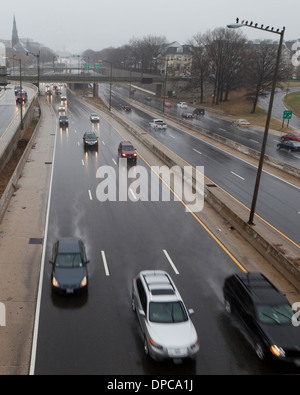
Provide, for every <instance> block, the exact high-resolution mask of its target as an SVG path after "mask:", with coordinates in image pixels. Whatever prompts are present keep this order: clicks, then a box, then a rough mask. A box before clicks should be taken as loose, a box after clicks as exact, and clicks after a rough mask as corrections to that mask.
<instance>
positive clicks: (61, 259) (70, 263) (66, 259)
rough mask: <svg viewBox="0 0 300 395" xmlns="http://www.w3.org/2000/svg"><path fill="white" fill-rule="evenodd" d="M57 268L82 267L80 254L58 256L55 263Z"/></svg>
mask: <svg viewBox="0 0 300 395" xmlns="http://www.w3.org/2000/svg"><path fill="white" fill-rule="evenodd" d="M55 267H57V268H78V267H83V263H82V258H81V254H79V253H77V254H58V255H57V257H56V261H55Z"/></svg>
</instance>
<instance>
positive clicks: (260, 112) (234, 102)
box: [213, 90, 287, 133]
mask: <svg viewBox="0 0 300 395" xmlns="http://www.w3.org/2000/svg"><path fill="white" fill-rule="evenodd" d="M252 106H253V104H252V102H251V101H250V100H249V99H248V97H247V96H246V91H244V90H242V91H236V92H231V93H230V96H229V100H228V101H227V102H221V103H220V104H219V105H214V106H213V108H214V109H216V110H217V109H218V110H223V111H225V112H226V114H228V115H230V116H231V117H232V118H233V119H247V121H249V122H250V123H251V124H252V125H256V126H260V127H263V128H264V127H265V125H266V120H267V112H266V111H265V110H264V109H262V108H261V107H259V106H257V107H256V111H255V113H254V114H252V113H251V111H252ZM270 128H271V129H274V130H277V131H279V132H284V133H286V131H287V130H286V128H285V127H284V128H282V121H280V120H278V119H277V118H275V117H272V118H271V124H270Z"/></svg>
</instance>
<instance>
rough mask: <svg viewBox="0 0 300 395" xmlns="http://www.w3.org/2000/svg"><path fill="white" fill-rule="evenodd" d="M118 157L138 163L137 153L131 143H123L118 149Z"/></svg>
mask: <svg viewBox="0 0 300 395" xmlns="http://www.w3.org/2000/svg"><path fill="white" fill-rule="evenodd" d="M118 155H119V157H120V158H126V159H128V160H131V161H133V162H136V159H137V153H136V149H135V148H134V147H133V145H132V143H131V142H130V141H121V142H120V144H119V148H118Z"/></svg>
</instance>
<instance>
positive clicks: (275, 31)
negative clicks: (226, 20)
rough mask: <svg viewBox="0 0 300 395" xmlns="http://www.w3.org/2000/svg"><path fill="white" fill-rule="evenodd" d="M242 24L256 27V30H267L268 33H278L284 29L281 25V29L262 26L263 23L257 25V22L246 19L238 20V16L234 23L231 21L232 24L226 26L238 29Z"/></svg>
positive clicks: (281, 32)
mask: <svg viewBox="0 0 300 395" xmlns="http://www.w3.org/2000/svg"><path fill="white" fill-rule="evenodd" d="M244 26H246V27H251V28H252V29H258V30H263V31H267V32H269V33H275V34H279V35H281V34H283V33H284V31H285V27H283V28H282V30H280V29H277V30H274V27H272V28H271V29H270V26H267V27H264V25H260V26H258V23H255V24H253V22H250V23H249V22H248V21H246V22H245V21H242V22H239V18H237V19H236V23H232V24H229V25H227V27H228V28H229V29H238V28H240V27H244Z"/></svg>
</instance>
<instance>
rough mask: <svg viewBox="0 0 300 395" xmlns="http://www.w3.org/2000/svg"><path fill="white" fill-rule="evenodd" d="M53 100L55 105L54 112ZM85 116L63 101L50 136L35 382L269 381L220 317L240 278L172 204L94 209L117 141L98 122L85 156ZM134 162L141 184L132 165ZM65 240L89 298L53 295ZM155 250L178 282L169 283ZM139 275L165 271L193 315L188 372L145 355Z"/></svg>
mask: <svg viewBox="0 0 300 395" xmlns="http://www.w3.org/2000/svg"><path fill="white" fill-rule="evenodd" d="M56 100H57V99H56V98H53V104H54V105H55V107H56V106H57V105H58V102H56ZM90 112H91V111H90V110H89V109H87V108H86V107H85V106H83V105H82V104H81V103H80V102H78V101H77V100H76V98H75V97H74V96H73V95H70V94H69V95H68V106H67V113H68V115H69V117H70V126H69V128H68V130H67V131H66V130H58V132H57V139H56V151H55V162H54V172H53V182H52V193H51V206H50V215H49V226H48V237H47V244H46V257H45V267H44V273H43V274H44V277H43V292H42V300H41V308H40V321H39V331H38V339H37V348H36V351H37V352H36V361H35V362H36V363H35V371H34V373H35V374H36V375H41V374H70V375H71V374H72V375H80V374H101V375H109V374H114V375H117V374H123V375H127V374H131V375H133V374H153V375H163V374H198V375H200V374H272V373H274V370H273V369H271V368H270V367H268V366H267V365H264V364H263V363H261V362H260V361H259V360H258V359H257V357H256V356H255V353H254V351H253V350H252V349H251V347H250V345H249V343H248V342H247V341H246V340H245V337H244V336H243V335H242V334H241V332H240V331H239V329H238V327H239V324H238V323H236V322H235V321H234V320H232V319H231V317H228V316H227V315H226V314H225V311H224V307H223V301H222V285H223V281H224V278H225V277H226V276H228V275H230V274H231V273H233V272H237V271H240V270H241V269H240V268H239V267H238V266H237V265H236V264H235V262H234V261H233V260H232V258H231V257H230V256H229V255H228V254H227V253H226V252H225V251H224V250H223V249H222V248H221V247H220V246H219V245H218V244H217V243H216V241H215V240H214V239H213V238H212V237H211V236H210V235H209V234H208V233H207V232H206V231H205V230H204V228H203V227H202V226H201V224H200V223H199V222H197V221H196V219H195V218H194V217H193V216H192V215H191V214H189V213H186V212H185V208H184V206H183V205H182V204H181V203H180V202H175V201H172V200H171V201H170V202H140V201H138V202H135V201H127V202H109V201H107V202H102V203H101V202H99V201H98V200H97V198H96V190H97V186H98V185H99V180H97V179H96V172H97V169H98V168H99V167H100V166H113V167H114V166H116V164H117V163H118V158H117V146H118V144H119V142H120V140H122V137H121V136H120V134H119V133H118V131H116V130H115V129H113V128H112V126H111V125H110V124H109V123H107V122H106V121H105V120H103V119H101V123H100V129H99V130H97V128H96V131H97V132H98V133H99V141H100V144H99V150H98V153H97V152H93V151H88V152H85V150H84V149H83V146H82V135H83V131H85V130H90V128H91V124H90V122H89V116H90ZM138 163H139V164H141V165H143V166H145V167H146V168H147V171H148V175H149V168H148V166H147V165H146V164H145V163H143V160H142V159H141V158H140V157H139V158H138ZM126 172H127V169H125V173H126ZM163 188H165V187H164V186H163ZM64 236H79V237H81V238H82V239H83V240H84V242H85V244H86V247H87V254H88V259H90V264H89V265H90V266H89V274H90V284H89V293H88V295H87V296H85V295H81V296H78V297H73V296H71V297H70V298H69V297H61V296H55V295H52V294H51V289H50V269H51V267H50V265H49V264H48V260H49V259H50V254H51V249H52V245H53V242H54V241H55V240H56V239H57V238H58V237H64ZM163 250H166V251H167V252H168V254H169V256H170V257H171V259H172V261H173V264H174V265H175V266H176V268H177V270H178V272H179V274H175V272H174V269H173V267H172V266H170V263H169V261H168V260H167V259H166V256H165V255H164V253H163ZM102 251H103V252H104V254H105V257H106V261H107V267H108V272H107V271H105V267H104V264H103V253H102ZM144 269H163V270H166V271H168V272H169V273H170V275H171V276H172V278H173V279H174V281H175V283H176V285H177V286H178V288H179V291H180V293H181V294H182V297H183V299H184V301H185V304H186V306H187V307H188V308H193V309H194V310H195V315H194V316H193V322H194V325H195V327H196V329H197V331H198V335H199V341H200V353H199V354H198V356H197V359H196V361H195V362H194V363H193V362H189V361H186V362H184V363H183V364H182V365H175V364H174V363H173V362H165V363H156V362H154V361H152V360H150V359H149V358H148V357H146V355H145V354H144V351H143V342H142V338H141V333H140V330H139V326H138V322H137V319H136V316H135V314H134V313H133V311H132V309H131V283H132V278H133V277H134V276H135V275H136V274H137V273H138V272H139V271H140V270H144ZM275 373H276V371H275Z"/></svg>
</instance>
